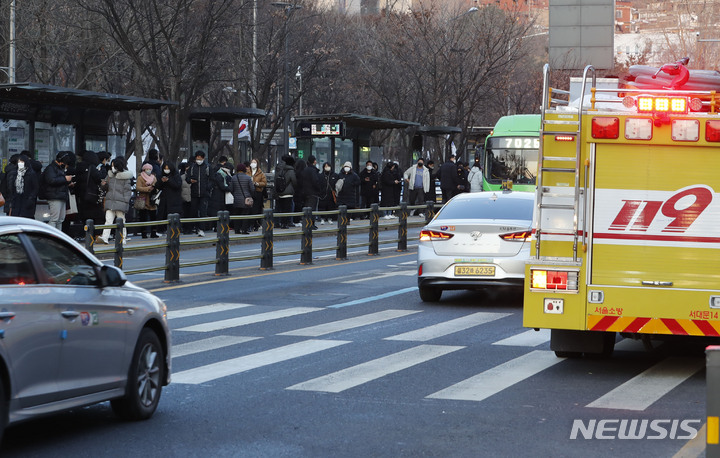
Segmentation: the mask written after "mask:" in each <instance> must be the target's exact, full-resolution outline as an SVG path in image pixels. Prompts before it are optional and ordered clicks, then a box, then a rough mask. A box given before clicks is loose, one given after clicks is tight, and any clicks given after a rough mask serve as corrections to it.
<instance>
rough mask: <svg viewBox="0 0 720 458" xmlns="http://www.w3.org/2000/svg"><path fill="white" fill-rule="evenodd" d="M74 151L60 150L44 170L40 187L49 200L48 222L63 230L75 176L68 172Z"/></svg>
mask: <svg viewBox="0 0 720 458" xmlns="http://www.w3.org/2000/svg"><path fill="white" fill-rule="evenodd" d="M71 156H72V152H70V151H60V152H59V153H57V156H55V160H54V161H53V162H52V163H50V164H49V165H48V166H47V167H45V170H43V173H42V178H41V180H40V183H41V184H40V187H41V188H42V189H44V192H43V195H42V197H44V198H45V199H46V200H47V202H48V211H49V213H50V220H49V221H48V224H49V225H51V226H53V227H54V228H56V229H57V230H59V231H60V230H62V225H63V221H65V212H66V206H67V203H68V199H69V197H70V191H69V186H70V182H71V181H72V180H73V176H72V175H70V174H66V171H65V170H66V168H67V167H68V164H69V163H70V162H71V161H72V157H71Z"/></svg>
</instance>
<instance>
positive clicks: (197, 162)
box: [195, 159, 203, 165]
mask: <svg viewBox="0 0 720 458" xmlns="http://www.w3.org/2000/svg"><path fill="white" fill-rule="evenodd" d="M195 163H196V164H197V165H202V164H203V160H202V159H200V160H196V161H195Z"/></svg>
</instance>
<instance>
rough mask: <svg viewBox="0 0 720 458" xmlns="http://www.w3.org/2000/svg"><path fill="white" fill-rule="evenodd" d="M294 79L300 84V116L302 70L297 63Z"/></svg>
mask: <svg viewBox="0 0 720 458" xmlns="http://www.w3.org/2000/svg"><path fill="white" fill-rule="evenodd" d="M295 79H296V80H297V82H298V84H300V92H299V94H300V104H299V105H298V116H302V72H301V71H300V66H299V65H298V69H297V72H295Z"/></svg>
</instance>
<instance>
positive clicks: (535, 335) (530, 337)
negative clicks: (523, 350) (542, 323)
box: [493, 329, 550, 347]
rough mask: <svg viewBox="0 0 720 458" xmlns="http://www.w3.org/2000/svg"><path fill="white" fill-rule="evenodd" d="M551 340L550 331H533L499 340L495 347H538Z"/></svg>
mask: <svg viewBox="0 0 720 458" xmlns="http://www.w3.org/2000/svg"><path fill="white" fill-rule="evenodd" d="M549 340H550V330H549V329H541V330H539V331H535V330H533V329H531V330H529V331H525V332H521V333H520V334H516V335H514V336H510V337H508V338H507V339H503V340H498V341H497V342H494V343H493V345H507V346H511V347H537V346H538V345H542V344H544V343H545V342H548V341H549Z"/></svg>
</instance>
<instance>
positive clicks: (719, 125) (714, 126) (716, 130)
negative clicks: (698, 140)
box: [705, 121, 720, 142]
mask: <svg viewBox="0 0 720 458" xmlns="http://www.w3.org/2000/svg"><path fill="white" fill-rule="evenodd" d="M705 140H706V141H709V142H720V121H705Z"/></svg>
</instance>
